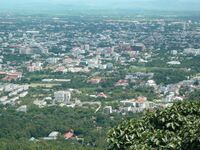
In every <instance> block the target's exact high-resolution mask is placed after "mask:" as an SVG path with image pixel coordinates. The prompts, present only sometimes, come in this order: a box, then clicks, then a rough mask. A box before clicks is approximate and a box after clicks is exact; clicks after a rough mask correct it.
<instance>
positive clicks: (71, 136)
mask: <svg viewBox="0 0 200 150" xmlns="http://www.w3.org/2000/svg"><path fill="white" fill-rule="evenodd" d="M73 137H74V133H73V132H71V131H70V132H67V133H65V134H64V138H65V139H71V138H73Z"/></svg>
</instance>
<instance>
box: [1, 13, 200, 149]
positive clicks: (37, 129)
mask: <svg viewBox="0 0 200 150" xmlns="http://www.w3.org/2000/svg"><path fill="white" fill-rule="evenodd" d="M199 60H200V15H199V14H195V15H194V14H193V13H188V14H187V15H185V14H184V13H183V14H178V15H176V14H175V13H174V14H173V15H171V14H170V15H168V14H167V13H166V12H165V13H163V14H162V15H158V14H156V15H153V12H152V14H148V13H147V14H137V13H133V14H131V13H129V14H128V15H124V14H123V13H122V15H113V14H102V15H96V14H90V15H88V14H78V15H77V14H74V15H71V14H70V15H42V14H37V15H36V14H34V15H32V14H15V13H2V14H1V13H0V128H1V129H0V149H2V150H4V149H9V150H12V149H14V148H16V149H19V150H21V149H23V150H25V149H52V150H53V149H63V150H64V149H67V150H68V149H78V150H79V149H88V150H90V149H95V150H100V149H107V148H108V147H110V149H121V150H122V149H129V148H130V149H136V150H137V149H141V148H144V149H162V148H160V147H159V146H158V144H160V143H159V141H158V142H157V141H151V142H155V145H157V146H155V145H153V146H152V147H150V146H149V145H148V144H147V145H146V144H144V143H143V144H142V146H147V147H140V145H139V144H138V145H137V143H134V144H132V145H131V144H130V142H128V143H126V144H118V143H116V140H119V139H118V138H120V136H121V134H122V135H123V136H124V137H126V135H125V134H124V133H126V134H128V133H127V131H120V132H119V134H120V135H118V136H117V134H118V133H115V131H113V133H112V134H110V135H108V137H112V138H110V139H108V140H106V139H107V134H108V133H109V131H112V130H110V129H112V128H115V127H116V126H117V125H118V124H120V123H121V122H123V121H125V120H130V119H141V118H143V117H144V116H145V114H148V113H149V115H150V114H151V113H152V112H157V111H161V112H162V111H163V112H165V111H167V110H171V111H172V112H173V111H174V109H175V108H174V107H175V106H174V104H175V105H176V104H177V105H179V104H180V105H181V104H183V105H184V104H185V105H186V104H187V103H190V102H191V101H192V102H196V103H197V104H196V105H197V106H198V108H197V106H193V104H192V102H191V105H192V108H191V111H190V109H187V110H186V111H187V112H188V114H189V113H191V112H195V117H196V118H195V119H194V118H193V120H192V121H190V123H189V124H190V125H191V126H190V127H188V128H192V129H193V128H194V135H196V136H197V138H196V139H195V140H194V141H192V144H193V146H194V147H193V148H191V147H187V146H185V148H186V149H187V150H198V149H199V148H200V140H199V133H200V130H199V127H198V125H200V123H199V120H200V115H199V114H200V112H199V110H200V109H199V106H200V105H199V99H200V67H199V65H200V61H199ZM185 105H184V106H183V108H182V106H180V108H177V111H179V112H180V113H181V112H182V111H183V110H182V109H184V108H185V109H186V106H185ZM188 105H189V104H188ZM192 109H195V110H194V111H192ZM184 113H185V112H184ZM184 113H183V114H184ZM176 114H177V113H175V115H176ZM188 114H187V115H188ZM184 115H185V116H187V115H186V114H184ZM161 116H162V114H161ZM180 116H181V115H180ZM189 116H190V115H189ZM151 117H152V118H153V116H151ZM190 117H191V118H192V117H193V116H190ZM190 117H188V118H190ZM152 118H151V119H152ZM155 118H156V119H158V118H159V115H158V116H157V117H155ZM188 118H187V119H188ZM171 119H174V118H173V115H170V118H168V121H167V124H166V125H167V128H170V127H171V128H172V130H173V131H174V130H175V127H177V128H178V127H179V126H180V124H178V123H179V122H180V121H178V120H179V118H178V119H177V118H176V119H175V125H173V124H172V123H171V122H170V121H171ZM160 120H161V122H165V118H163V117H161V119H160ZM169 120H170V121H169ZM183 120H184V119H183ZM195 121H196V122H195ZM154 122H156V121H154ZM158 122H159V121H158ZM150 123H151V121H150ZM143 124H145V123H143ZM182 124H186V123H185V122H183V123H182ZM192 124H193V126H192ZM134 125H135V124H134V123H133V127H135V128H138V126H136V125H135V126H134ZM127 126H128V125H127ZM174 126H175V127H174ZM153 127H155V126H153ZM156 127H157V126H156ZM121 128H123V124H122V126H118V127H116V132H118V131H117V130H120V129H121ZM180 128H181V127H180ZM161 129H163V128H162V127H160V126H159V130H161ZM178 129H179V128H178ZM178 129H177V130H178ZM184 129H185V128H184ZM124 130H126V129H124ZM127 130H128V129H127ZM149 130H150V129H149ZM168 130H169V131H170V133H169V134H168V133H164V134H165V135H166V136H168V135H169V137H170V136H172V137H173V136H174V137H175V135H174V134H173V135H172V134H171V130H170V129H168ZM138 131H140V130H139V129H138ZM146 131H147V129H146V130H145V132H146ZM156 131H157V130H156ZM175 131H176V130H175ZM186 131H188V130H187V129H186ZM121 132H123V133H121ZM159 132H162V133H163V132H164V131H159ZM183 132H185V131H183ZM191 133H192V132H191ZM132 134H133V133H132ZM177 134H178V135H179V133H177ZM128 136H130V135H128ZM137 136H138V135H137ZM149 136H150V135H149ZM185 136H187V135H184V136H183V137H182V134H180V135H179V137H180V138H182V139H186V137H185ZM189 136H193V134H192V135H190V134H189V133H188V136H187V137H188V138H189ZM116 137H117V139H114V138H116ZM144 137H148V136H146V135H143V138H144ZM150 137H151V136H150ZM126 138H128V137H126ZM139 138H140V136H138V138H137V139H139ZM148 139H150V138H148ZM121 140H122V139H121ZM123 140H124V139H123ZM129 140H130V139H129ZM10 141H13V143H14V144H13V145H12V144H8V145H7V144H6V143H10ZM107 141H109V142H110V143H111V144H109V142H107ZM130 141H134V140H133V139H132V140H130ZM171 141H173V140H171ZM174 141H177V143H172V145H170V144H171V143H170V144H169V142H166V141H164V142H166V147H165V144H163V145H162V144H161V145H162V146H163V149H172V150H173V149H174V150H175V149H181V150H182V149H184V148H182V147H181V148H180V147H176V144H177V145H179V144H180V143H178V141H179V139H174ZM120 142H121V141H120ZM184 142H185V141H183V143H184ZM11 143H12V142H11ZM139 143H140V144H141V141H139ZM147 143H148V142H147ZM187 144H188V143H187ZM187 144H186V145H187ZM192 144H191V143H190V144H188V145H189V146H191V145H192ZM1 145H2V146H1ZM3 145H7V147H6V146H5V147H4V146H3ZM22 145H23V146H22ZM44 145H46V147H42V146H44ZM122 145H123V146H122ZM128 145H130V147H128ZM126 146H127V147H126ZM136 146H138V147H136ZM148 146H149V147H148ZM167 146H171V148H170V147H167ZM181 146H183V145H181ZM65 147H66V148H65ZM156 147H157V148H156ZM183 147H184V146H183Z"/></svg>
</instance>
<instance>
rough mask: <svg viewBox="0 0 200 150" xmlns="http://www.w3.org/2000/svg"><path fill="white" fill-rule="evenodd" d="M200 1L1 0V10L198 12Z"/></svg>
mask: <svg viewBox="0 0 200 150" xmlns="http://www.w3.org/2000/svg"><path fill="white" fill-rule="evenodd" d="M199 5H200V1H199V0H0V9H1V10H9V11H12V10H21V11H23V10H30V11H31V10H37V11H43V10H46V11H50V10H51V9H54V10H57V11H59V10H63V9H75V10H78V9H129V10H162V11H163V10H165V11H198V10H199Z"/></svg>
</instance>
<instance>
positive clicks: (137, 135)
mask: <svg viewBox="0 0 200 150" xmlns="http://www.w3.org/2000/svg"><path fill="white" fill-rule="evenodd" d="M199 127H200V102H185V103H176V104H174V105H173V106H172V107H169V108H166V109H164V110H156V111H155V112H148V113H147V114H146V115H145V117H143V118H142V119H141V120H130V121H125V122H123V123H121V124H120V125H118V126H117V127H116V128H114V129H111V130H110V131H109V133H108V142H109V149H112V150H113V149H114V150H127V149H134V150H137V149H144V150H149V149H151V150H152V149H161V150H197V149H200V128H199Z"/></svg>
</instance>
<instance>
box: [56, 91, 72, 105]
mask: <svg viewBox="0 0 200 150" xmlns="http://www.w3.org/2000/svg"><path fill="white" fill-rule="evenodd" d="M70 100H71V92H70V91H57V92H55V93H54V103H69V102H70Z"/></svg>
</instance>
